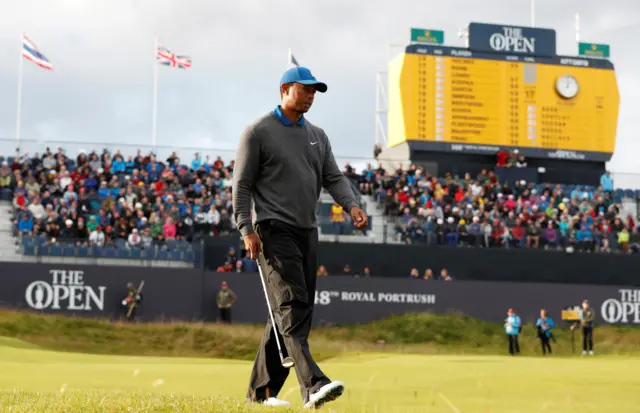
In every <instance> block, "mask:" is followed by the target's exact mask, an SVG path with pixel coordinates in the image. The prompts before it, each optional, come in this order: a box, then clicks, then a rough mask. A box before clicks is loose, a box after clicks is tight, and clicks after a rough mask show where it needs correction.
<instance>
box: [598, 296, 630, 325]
mask: <svg viewBox="0 0 640 413" xmlns="http://www.w3.org/2000/svg"><path fill="white" fill-rule="evenodd" d="M618 293H619V295H618V297H615V298H608V299H606V300H605V301H604V302H603V303H602V305H601V306H600V315H601V316H602V320H603V321H604V322H606V323H609V324H640V290H632V289H620V290H618Z"/></svg>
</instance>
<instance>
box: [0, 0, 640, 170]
mask: <svg viewBox="0 0 640 413" xmlns="http://www.w3.org/2000/svg"><path fill="white" fill-rule="evenodd" d="M6 3H7V4H6V5H3V13H2V14H1V15H0V41H1V42H2V44H3V47H2V48H0V58H2V59H3V61H4V62H5V64H4V65H2V67H0V90H1V91H2V92H3V93H2V94H1V96H2V97H3V98H2V99H1V100H0V138H4V139H5V140H6V139H9V140H10V139H12V138H13V136H14V125H15V96H16V92H17V66H18V56H19V47H20V44H19V36H20V32H21V31H23V30H24V31H26V32H27V33H28V34H29V36H30V38H31V40H33V41H34V42H35V43H36V44H37V45H38V47H39V48H40V49H41V50H42V51H43V53H44V54H45V55H46V56H47V57H49V59H50V60H51V61H52V62H53V64H54V67H55V70H54V72H53V73H48V72H45V71H43V70H41V69H39V68H37V67H35V66H33V65H30V64H28V62H25V71H24V106H23V111H24V112H23V115H24V116H23V132H22V135H23V137H24V138H25V139H32V140H43V139H46V140H52V139H53V140H55V139H57V140H65V141H69V140H75V141H79V142H81V141H82V142H87V144H83V145H84V146H89V145H88V143H93V144H95V146H97V147H99V146H101V145H106V144H108V143H110V142H127V143H129V144H132V145H143V144H147V145H148V144H150V137H151V105H152V96H153V70H154V65H155V60H154V59H155V57H154V55H153V48H154V40H155V38H158V39H159V40H160V41H161V42H162V43H163V44H164V45H165V46H167V47H169V48H170V49H172V50H174V51H175V52H176V53H181V54H188V55H191V56H192V58H193V68H192V69H190V70H188V71H180V70H175V69H171V68H166V67H161V68H159V73H160V78H159V100H158V114H159V121H158V142H159V144H161V145H165V146H167V148H169V147H170V146H171V145H176V144H177V143H179V144H181V145H187V146H189V145H190V143H191V142H193V145H194V146H203V145H205V144H207V145H212V146H216V147H220V148H221V149H225V151H228V150H229V149H230V148H233V147H234V146H235V144H236V143H237V139H238V136H239V135H240V133H241V131H242V130H243V129H244V127H245V125H246V124H248V123H249V122H250V121H251V120H253V119H254V118H256V117H257V116H260V115H261V114H263V113H266V112H267V111H268V110H270V109H271V108H272V107H273V106H275V105H276V104H277V99H278V94H277V87H278V85H277V83H278V79H279V77H280V75H281V74H282V71H283V70H284V69H285V68H286V59H287V48H289V47H291V48H292V49H293V52H294V54H295V55H296V58H298V60H299V61H300V62H301V63H302V64H304V65H308V66H310V67H311V68H312V69H313V71H314V72H315V74H316V75H317V76H318V77H321V78H322V79H323V80H326V81H327V83H328V84H329V93H327V94H326V95H323V96H321V97H319V98H318V99H317V101H316V102H317V103H316V105H315V107H314V109H313V111H312V113H310V115H309V117H310V118H311V119H312V121H314V122H315V123H317V124H318V125H320V126H322V127H323V128H324V129H325V130H326V131H327V132H328V134H329V136H330V138H331V139H332V140H333V142H334V143H333V147H334V150H335V152H336V154H337V155H338V156H339V157H349V158H351V159H355V158H357V157H364V158H368V157H370V156H371V152H372V151H371V147H372V145H373V138H374V127H375V122H374V109H375V93H374V92H375V75H376V72H377V71H379V70H384V69H385V66H386V62H387V59H388V58H389V47H388V46H389V44H391V43H394V44H403V43H405V42H406V41H407V38H408V32H409V28H410V27H427V28H434V29H443V30H445V32H446V34H445V40H446V43H447V44H450V45H460V44H461V43H460V40H459V39H458V38H457V30H458V28H459V27H462V26H464V25H466V24H467V23H469V22H470V21H480V22H494V23H506V24H515V25H528V24H529V20H530V16H529V7H528V4H527V3H528V2H522V4H521V5H520V7H518V8H515V3H516V2H514V1H513V0H483V1H482V2H478V1H472V0H467V1H464V0H450V1H447V2H443V1H435V0H429V1H421V2H415V1H412V0H394V1H393V2H389V1H383V0H371V1H368V2H361V1H356V0H351V1H337V0H325V1H317V2H300V1H297V0H281V1H277V2H267V1H264V0H235V1H232V2H222V1H204V0H189V1H178V0H112V1H108V0H91V1H86V0H56V1H45V0H21V1H16V2H6ZM537 5H538V6H537V11H536V23H537V24H538V25H540V26H544V27H552V28H555V29H556V30H557V32H558V50H559V52H561V53H565V54H573V53H575V33H574V29H573V24H574V15H575V13H576V12H580V14H581V18H582V36H583V38H584V39H585V40H586V39H588V40H589V41H594V42H598V41H602V42H607V43H610V44H611V45H612V53H613V61H614V63H615V64H616V65H617V68H618V81H619V87H620V90H621V94H622V102H623V103H622V107H621V111H620V123H619V128H618V131H619V137H618V143H619V144H618V148H617V150H618V152H619V153H620V155H618V154H616V157H615V161H614V169H615V168H620V169H624V170H633V169H634V168H637V167H636V164H637V163H636V162H635V159H634V158H635V156H632V155H630V154H634V153H637V152H638V149H640V147H639V146H640V145H639V144H637V143H636V138H635V136H636V127H635V125H634V124H633V123H632V122H633V121H634V120H635V119H637V118H638V116H639V115H640V113H638V111H639V109H636V105H634V104H632V103H629V102H633V101H634V100H636V99H637V97H638V96H636V95H635V94H634V93H635V92H633V90H634V89H635V90H637V86H638V83H639V80H638V79H639V76H638V73H639V72H640V70H639V69H640V62H639V59H638V57H637V56H636V55H635V54H634V53H627V52H626V51H625V50H624V47H631V46H627V45H629V40H628V39H633V38H636V37H638V36H637V34H639V33H640V10H639V9H638V7H637V1H631V0H625V1H616V7H615V8H613V7H611V5H610V4H607V3H602V2H598V1H595V0H585V1H578V0H570V1H563V2H546V1H544V2H543V1H539V2H537ZM397 51H398V50H397V49H396V52H397ZM178 137H184V138H182V139H178ZM639 172H640V171H639Z"/></svg>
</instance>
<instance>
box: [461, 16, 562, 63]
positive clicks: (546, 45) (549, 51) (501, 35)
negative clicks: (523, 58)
mask: <svg viewBox="0 0 640 413" xmlns="http://www.w3.org/2000/svg"><path fill="white" fill-rule="evenodd" d="M469 49H470V50H472V51H478V52H490V53H503V54H516V55H530V56H549V57H551V56H555V55H556V31H555V30H552V29H539V28H532V27H519V26H507V25H499V24H485V23H471V24H469Z"/></svg>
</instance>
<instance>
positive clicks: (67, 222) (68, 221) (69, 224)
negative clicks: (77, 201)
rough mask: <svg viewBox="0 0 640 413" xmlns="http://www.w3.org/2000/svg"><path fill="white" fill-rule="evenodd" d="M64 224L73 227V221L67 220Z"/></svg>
mask: <svg viewBox="0 0 640 413" xmlns="http://www.w3.org/2000/svg"><path fill="white" fill-rule="evenodd" d="M64 223H65V224H67V226H68V227H70V226H71V225H73V221H72V220H70V219H68V220H66V221H65V222H64Z"/></svg>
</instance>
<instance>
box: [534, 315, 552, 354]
mask: <svg viewBox="0 0 640 413" xmlns="http://www.w3.org/2000/svg"><path fill="white" fill-rule="evenodd" d="M555 325H556V323H554V322H553V320H552V319H551V317H549V316H548V315H547V311H546V310H545V309H542V310H540V318H538V321H536V327H537V329H538V338H539V339H540V345H541V346H542V355H543V356H546V355H547V351H548V352H549V355H551V338H552V337H553V333H552V332H551V329H552V328H553V327H555Z"/></svg>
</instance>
